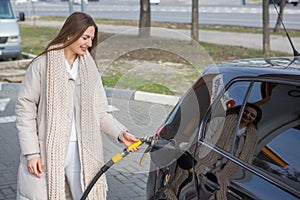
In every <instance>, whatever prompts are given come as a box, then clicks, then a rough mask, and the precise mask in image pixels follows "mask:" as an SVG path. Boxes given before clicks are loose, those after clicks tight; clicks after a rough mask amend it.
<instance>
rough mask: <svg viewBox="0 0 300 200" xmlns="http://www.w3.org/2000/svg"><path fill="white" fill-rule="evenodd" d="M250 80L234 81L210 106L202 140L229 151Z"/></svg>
mask: <svg viewBox="0 0 300 200" xmlns="http://www.w3.org/2000/svg"><path fill="white" fill-rule="evenodd" d="M249 86H250V82H244V81H242V82H235V83H233V84H232V85H231V86H230V87H228V89H227V90H226V92H225V93H223V94H222V95H221V96H220V98H218V100H217V102H216V103H215V104H214V106H212V108H211V109H212V110H211V115H210V117H209V119H208V122H207V125H206V131H205V137H204V140H205V141H206V142H208V143H210V144H212V145H216V146H217V147H219V148H221V149H223V150H225V151H227V152H231V150H232V148H233V146H232V144H233V141H232V139H233V136H232V134H233V133H234V130H235V127H236V124H237V123H238V121H237V120H238V114H239V111H240V108H241V104H242V102H243V101H244V99H245V97H246V94H247V91H248V89H249Z"/></svg>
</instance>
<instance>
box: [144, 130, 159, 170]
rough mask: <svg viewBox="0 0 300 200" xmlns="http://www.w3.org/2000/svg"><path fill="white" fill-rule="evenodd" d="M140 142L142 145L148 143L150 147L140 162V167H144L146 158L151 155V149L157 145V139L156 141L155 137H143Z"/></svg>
mask: <svg viewBox="0 0 300 200" xmlns="http://www.w3.org/2000/svg"><path fill="white" fill-rule="evenodd" d="M140 141H141V142H142V143H146V144H148V147H147V148H146V150H145V151H144V153H143V156H142V157H141V160H140V166H142V164H143V162H144V160H145V158H146V156H147V153H149V152H150V151H151V149H152V148H153V146H154V145H155V143H156V142H157V139H155V136H151V137H150V136H143V137H141V138H140Z"/></svg>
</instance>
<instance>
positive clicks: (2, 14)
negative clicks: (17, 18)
mask: <svg viewBox="0 0 300 200" xmlns="http://www.w3.org/2000/svg"><path fill="white" fill-rule="evenodd" d="M13 17H14V15H13V12H12V8H11V5H10V2H9V1H8V0H1V1H0V19H12V18H13Z"/></svg>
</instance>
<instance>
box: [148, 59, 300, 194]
mask: <svg viewBox="0 0 300 200" xmlns="http://www.w3.org/2000/svg"><path fill="white" fill-rule="evenodd" d="M299 105H300V58H270V59H245V60H234V61H228V62H223V63H219V64H215V65H211V66H207V67H206V68H205V71H204V73H203V75H202V76H201V77H200V78H199V79H198V80H197V81H196V82H195V83H194V84H193V86H192V87H191V88H190V89H189V90H188V91H187V92H186V93H185V94H184V95H183V97H182V98H181V100H180V101H179V102H178V104H177V105H176V106H175V107H174V109H173V110H172V111H171V112H170V114H169V116H168V117H167V119H166V120H165V122H164V123H163V125H162V126H161V127H160V128H159V129H158V131H157V133H156V134H155V137H156V138H157V143H156V145H155V146H154V147H153V149H152V150H151V152H150V156H151V161H150V171H149V176H148V181H147V199H155V200H157V199H171V200H175V199H181V200H183V199H185V200H188V199H200V200H202V199H210V198H212V197H214V199H222V200H223V199H234V200H237V199H264V200H269V199H270V200H274V199H299V198H300V150H299V147H298V146H299V144H300V106H299Z"/></svg>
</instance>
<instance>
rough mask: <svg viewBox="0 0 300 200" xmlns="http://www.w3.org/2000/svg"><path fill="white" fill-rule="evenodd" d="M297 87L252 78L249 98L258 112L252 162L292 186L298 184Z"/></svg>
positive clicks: (299, 119)
mask: <svg viewBox="0 0 300 200" xmlns="http://www.w3.org/2000/svg"><path fill="white" fill-rule="evenodd" d="M299 94H300V88H299V86H295V85H290V84H280V83H274V82H272V83H271V82H256V83H255V84H254V86H253V88H252V91H251V93H250V95H249V99H248V100H249V101H251V103H253V104H256V105H258V106H259V107H260V108H261V110H262V116H261V119H260V121H259V123H258V124H257V127H258V143H257V148H256V154H255V155H256V156H255V159H254V162H253V164H254V165H256V166H257V167H259V168H261V169H263V170H265V171H266V172H267V173H268V174H270V175H271V176H274V177H275V178H276V179H278V180H280V181H282V182H284V183H285V184H288V185H290V186H292V187H294V188H295V189H298V190H299V188H300V150H299V148H298V145H299V143H300V107H299V105H300V95H299Z"/></svg>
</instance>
